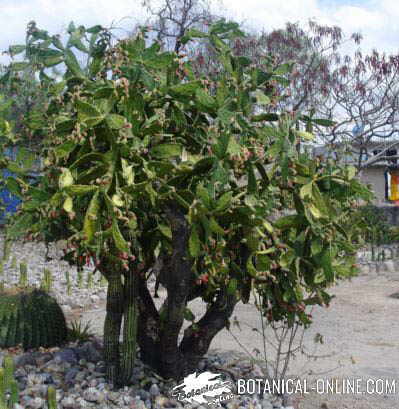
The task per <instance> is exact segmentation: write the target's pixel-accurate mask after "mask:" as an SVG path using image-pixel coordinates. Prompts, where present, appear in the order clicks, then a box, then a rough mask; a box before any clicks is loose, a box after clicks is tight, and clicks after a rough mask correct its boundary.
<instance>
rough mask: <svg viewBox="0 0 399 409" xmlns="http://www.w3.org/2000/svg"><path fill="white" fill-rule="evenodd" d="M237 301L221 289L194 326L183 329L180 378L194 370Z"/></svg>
mask: <svg viewBox="0 0 399 409" xmlns="http://www.w3.org/2000/svg"><path fill="white" fill-rule="evenodd" d="M237 301H238V299H237V297H236V296H235V295H233V294H232V295H228V294H226V291H224V290H222V291H221V292H220V294H219V295H218V297H217V298H216V300H215V302H214V303H213V304H211V305H210V307H209V308H208V310H207V311H206V313H205V314H204V316H203V317H202V318H201V319H200V320H199V321H198V322H197V323H196V326H195V328H193V326H190V327H188V328H187V329H186V330H185V331H184V337H183V339H182V341H181V343H180V347H179V350H180V353H181V355H182V365H181V366H180V373H179V374H178V375H179V377H180V378H182V377H183V376H186V375H187V374H189V373H192V372H194V371H195V370H196V368H197V367H198V363H199V361H200V360H201V359H202V357H203V356H204V355H205V354H206V353H207V352H208V349H209V346H210V345H211V342H212V340H213V338H214V337H215V335H216V334H217V333H218V332H219V331H221V330H222V329H223V328H224V327H226V325H227V323H228V321H229V319H230V317H231V315H232V313H233V311H234V307H235V306H236V304H237Z"/></svg>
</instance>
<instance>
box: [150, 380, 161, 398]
mask: <svg viewBox="0 0 399 409" xmlns="http://www.w3.org/2000/svg"><path fill="white" fill-rule="evenodd" d="M149 392H150V394H151V395H152V396H158V395H159V394H160V393H161V391H160V390H159V386H158V385H157V384H156V383H153V384H152V385H151V387H150V390H149Z"/></svg>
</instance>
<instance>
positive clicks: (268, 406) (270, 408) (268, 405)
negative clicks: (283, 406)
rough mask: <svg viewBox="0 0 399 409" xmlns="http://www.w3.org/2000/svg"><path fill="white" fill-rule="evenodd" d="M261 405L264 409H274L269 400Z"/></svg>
mask: <svg viewBox="0 0 399 409" xmlns="http://www.w3.org/2000/svg"><path fill="white" fill-rule="evenodd" d="M261 405H262V409H273V405H272V403H271V402H270V401H269V400H266V399H264V400H263V401H262V402H261Z"/></svg>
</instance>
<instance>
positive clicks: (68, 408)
mask: <svg viewBox="0 0 399 409" xmlns="http://www.w3.org/2000/svg"><path fill="white" fill-rule="evenodd" d="M60 403H61V405H62V407H63V408H65V409H72V408H74V405H75V399H73V398H72V397H71V396H66V397H65V398H64V399H62V400H61V402H60Z"/></svg>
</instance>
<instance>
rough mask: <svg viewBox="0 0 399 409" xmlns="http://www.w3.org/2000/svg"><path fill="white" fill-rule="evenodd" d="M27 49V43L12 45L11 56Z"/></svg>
mask: <svg viewBox="0 0 399 409" xmlns="http://www.w3.org/2000/svg"><path fill="white" fill-rule="evenodd" d="M25 50H26V46H25V45H10V47H9V48H8V52H9V53H10V55H11V56H13V55H18V54H21V53H23V52H24V51H25Z"/></svg>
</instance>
